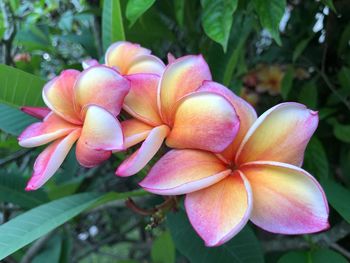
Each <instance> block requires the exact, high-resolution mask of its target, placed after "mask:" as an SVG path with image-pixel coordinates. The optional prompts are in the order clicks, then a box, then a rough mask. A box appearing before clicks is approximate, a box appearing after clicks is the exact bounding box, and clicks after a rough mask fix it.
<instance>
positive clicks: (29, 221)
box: [0, 193, 101, 259]
mask: <svg viewBox="0 0 350 263" xmlns="http://www.w3.org/2000/svg"><path fill="white" fill-rule="evenodd" d="M100 198H101V194H97V193H83V194H77V195H72V196H67V197H65V198H62V199H58V200H55V201H52V202H50V203H47V204H44V205H41V206H38V207H36V208H34V209H32V210H29V211H27V212H25V213H23V214H21V215H19V216H17V217H16V218H14V219H12V220H11V221H9V222H7V223H5V224H3V225H1V226H0V233H1V235H0V259H3V258H5V257H7V256H8V255H10V254H12V253H13V252H15V251H16V250H18V249H20V248H22V247H24V246H25V245H27V244H29V243H30V242H32V241H34V240H36V239H37V238H39V237H41V236H42V235H45V234H46V233H48V232H50V231H51V230H53V229H55V228H56V227H58V226H60V225H62V224H63V223H65V222H67V221H68V220H70V219H71V218H73V217H75V216H76V215H78V214H79V213H81V212H82V211H84V210H86V209H87V208H89V207H91V206H92V205H93V204H94V203H96V202H97V201H98V200H100Z"/></svg>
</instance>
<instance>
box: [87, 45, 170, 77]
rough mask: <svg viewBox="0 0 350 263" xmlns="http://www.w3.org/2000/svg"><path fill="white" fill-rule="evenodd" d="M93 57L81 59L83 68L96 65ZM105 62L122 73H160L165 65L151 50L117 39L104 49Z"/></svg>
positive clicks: (96, 62)
mask: <svg viewBox="0 0 350 263" xmlns="http://www.w3.org/2000/svg"><path fill="white" fill-rule="evenodd" d="M98 64H99V63H98V61H97V60H95V59H90V60H85V61H83V68H84V69H86V68H88V67H91V66H96V65H98ZM105 64H106V65H107V66H109V67H113V68H115V69H116V70H117V71H118V72H119V73H120V74H122V75H131V74H137V73H152V74H157V75H161V74H162V72H163V71H164V68H165V65H164V63H163V61H161V60H160V59H159V58H157V57H156V56H154V55H152V54H151V50H149V49H147V48H144V47H141V46H140V45H139V44H134V43H130V42H127V41H119V42H116V43H114V44H112V45H111V46H110V47H109V48H108V49H107V51H106V54H105Z"/></svg>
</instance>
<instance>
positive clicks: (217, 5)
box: [201, 0, 238, 52]
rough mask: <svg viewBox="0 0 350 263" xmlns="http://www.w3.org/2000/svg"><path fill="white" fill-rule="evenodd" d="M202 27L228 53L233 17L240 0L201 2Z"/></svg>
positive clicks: (203, 0)
mask: <svg viewBox="0 0 350 263" xmlns="http://www.w3.org/2000/svg"><path fill="white" fill-rule="evenodd" d="M201 4H202V8H203V12H202V25H203V28H204V32H205V33H206V34H207V35H208V37H210V38H211V39H212V40H214V41H215V42H217V43H219V44H221V46H222V47H223V49H224V52H226V49H227V43H228V39H229V36H230V31H231V26H232V15H233V13H234V12H235V11H236V9H237V4H238V0H219V1H218V0H201Z"/></svg>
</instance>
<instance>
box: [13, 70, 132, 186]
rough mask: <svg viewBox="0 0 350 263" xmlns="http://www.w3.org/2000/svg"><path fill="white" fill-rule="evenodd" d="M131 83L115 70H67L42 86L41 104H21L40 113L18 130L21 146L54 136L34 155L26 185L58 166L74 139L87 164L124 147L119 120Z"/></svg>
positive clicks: (42, 179) (41, 181)
mask: <svg viewBox="0 0 350 263" xmlns="http://www.w3.org/2000/svg"><path fill="white" fill-rule="evenodd" d="M129 89H130V83H129V81H128V80H127V79H125V78H124V77H122V76H121V75H120V74H119V73H118V72H117V71H115V70H114V69H112V68H109V67H106V66H93V67H90V68H89V69H87V70H84V71H83V72H79V71H77V70H65V71H63V72H62V73H61V74H60V75H59V76H58V77H56V78H54V79H53V80H51V81H49V82H48V83H47V84H46V85H45V86H44V88H43V93H42V96H43V100H44V102H45V104H46V105H47V106H48V108H49V109H50V111H49V112H48V110H47V109H45V108H35V107H24V108H23V109H22V110H23V111H24V112H27V113H29V114H31V115H34V116H35V117H38V118H44V119H43V121H42V122H37V123H34V124H32V125H30V126H29V127H27V128H26V129H25V130H24V131H23V132H22V134H21V135H20V136H19V138H18V140H19V144H20V145H21V146H23V147H37V146H40V145H44V144H47V143H50V142H52V143H51V144H50V145H49V146H48V147H47V148H46V149H45V150H44V151H43V152H42V153H41V154H40V155H39V156H38V158H37V159H36V161H35V164H34V172H33V175H32V177H31V179H30V181H29V182H28V185H27V187H26V190H35V189H38V188H39V187H40V186H42V185H43V184H44V183H45V182H46V181H47V180H49V178H50V177H51V176H52V175H53V174H54V173H55V172H56V171H57V169H58V168H59V167H60V165H61V164H62V162H63V160H64V159H65V157H66V156H67V154H68V152H69V150H70V149H71V147H72V146H73V144H74V143H75V142H76V141H77V145H76V156H77V160H78V162H79V163H80V164H81V165H83V166H85V167H93V166H96V165H98V164H100V163H101V162H103V161H105V160H106V159H108V158H109V157H110V155H111V153H112V151H114V150H121V149H123V148H124V138H123V133H122V129H121V125H120V123H119V121H118V120H117V118H116V116H118V114H119V112H120V110H121V107H122V103H123V100H124V98H125V96H126V94H127V93H128V92H129Z"/></svg>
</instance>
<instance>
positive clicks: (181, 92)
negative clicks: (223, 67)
mask: <svg viewBox="0 0 350 263" xmlns="http://www.w3.org/2000/svg"><path fill="white" fill-rule="evenodd" d="M204 80H211V74H210V70H209V67H208V64H207V63H206V62H205V60H204V58H203V57H202V56H201V55H198V56H192V55H191V56H185V57H181V58H178V59H176V60H175V61H173V62H172V63H170V64H169V65H168V66H167V67H166V68H165V71H164V72H163V75H162V77H161V81H160V83H159V91H158V92H159V100H160V103H159V105H160V108H161V115H162V118H163V121H165V122H166V123H168V124H169V122H171V119H172V116H171V114H172V110H173V107H174V106H175V103H176V102H177V101H178V100H179V99H180V98H182V97H183V96H185V95H186V94H188V93H191V92H193V91H195V90H196V89H198V88H199V86H200V85H201V84H202V82H203V81H204Z"/></svg>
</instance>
